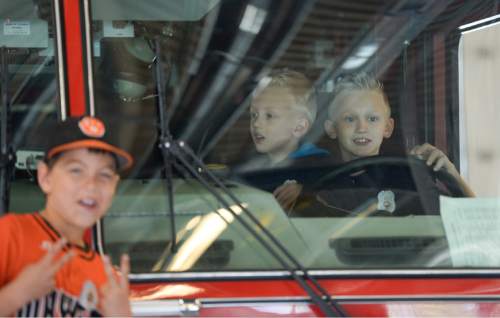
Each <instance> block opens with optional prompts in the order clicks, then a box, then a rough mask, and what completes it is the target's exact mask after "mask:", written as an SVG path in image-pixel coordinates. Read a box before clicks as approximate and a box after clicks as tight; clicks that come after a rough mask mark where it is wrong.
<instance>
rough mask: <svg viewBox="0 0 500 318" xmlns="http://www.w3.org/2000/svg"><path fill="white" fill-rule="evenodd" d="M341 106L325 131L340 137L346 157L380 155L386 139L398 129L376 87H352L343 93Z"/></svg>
mask: <svg viewBox="0 0 500 318" xmlns="http://www.w3.org/2000/svg"><path fill="white" fill-rule="evenodd" d="M337 98H338V101H339V102H338V103H337V105H339V106H340V107H338V109H335V110H334V113H333V118H331V119H329V120H326V122H325V130H326V132H327V134H328V135H329V136H330V137H331V138H332V139H336V138H337V139H338V141H339V146H340V152H341V155H342V160H343V161H345V162H347V161H350V160H354V159H357V158H361V157H367V156H374V155H378V154H379V151H380V145H381V144H382V141H383V139H384V138H389V137H390V136H391V134H392V131H393V129H394V120H393V119H392V118H391V117H390V110H389V106H388V105H387V104H386V101H385V100H384V97H383V96H382V94H381V93H380V92H378V91H376V90H352V91H345V92H343V93H341V95H340V96H338V97H337Z"/></svg>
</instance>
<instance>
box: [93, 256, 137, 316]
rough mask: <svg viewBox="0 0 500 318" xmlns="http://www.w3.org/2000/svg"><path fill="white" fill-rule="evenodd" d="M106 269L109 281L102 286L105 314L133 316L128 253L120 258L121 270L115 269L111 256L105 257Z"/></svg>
mask: <svg viewBox="0 0 500 318" xmlns="http://www.w3.org/2000/svg"><path fill="white" fill-rule="evenodd" d="M103 261H104V270H105V271H106V275H107V276H108V282H107V283H106V284H105V285H104V286H103V287H101V310H102V314H103V315H104V316H120V317H130V316H132V310H131V309H130V301H129V299H128V297H129V285H128V274H129V272H130V260H129V257H128V255H122V257H121V260H120V272H119V273H116V274H115V272H114V270H113V267H112V265H111V261H110V259H109V256H107V255H106V256H104V257H103Z"/></svg>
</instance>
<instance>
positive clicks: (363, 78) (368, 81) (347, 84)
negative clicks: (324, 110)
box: [328, 72, 391, 120]
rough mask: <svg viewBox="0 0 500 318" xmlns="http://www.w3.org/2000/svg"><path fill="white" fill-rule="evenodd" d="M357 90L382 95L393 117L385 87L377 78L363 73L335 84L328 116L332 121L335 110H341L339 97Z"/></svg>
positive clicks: (342, 79) (345, 77)
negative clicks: (370, 91)
mask: <svg viewBox="0 0 500 318" xmlns="http://www.w3.org/2000/svg"><path fill="white" fill-rule="evenodd" d="M356 90H374V91H377V92H378V93H380V94H381V95H382V97H383V98H384V101H385V104H386V105H387V110H388V114H389V116H390V115H391V107H390V106H389V99H388V98H387V95H386V94H385V92H384V86H383V85H382V83H381V82H380V81H378V80H377V79H375V77H373V76H371V75H369V74H367V73H364V72H361V73H354V74H349V75H346V76H343V77H342V78H340V79H339V80H338V81H337V82H336V83H335V88H334V90H333V100H332V102H331V103H330V106H329V107H328V116H329V117H330V119H332V120H333V119H334V115H335V110H337V109H339V106H340V105H339V103H340V101H341V99H340V98H339V96H340V95H341V94H343V93H345V92H350V91H356Z"/></svg>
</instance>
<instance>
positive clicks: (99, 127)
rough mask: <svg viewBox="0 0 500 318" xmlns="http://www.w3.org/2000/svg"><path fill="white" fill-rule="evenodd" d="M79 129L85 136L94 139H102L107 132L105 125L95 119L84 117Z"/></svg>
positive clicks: (79, 123)
mask: <svg viewBox="0 0 500 318" xmlns="http://www.w3.org/2000/svg"><path fill="white" fill-rule="evenodd" d="M78 127H80V130H81V131H82V133H83V134H84V135H86V136H89V137H94V138H100V137H102V136H104V133H105V132H106V128H105V127H104V123H103V122H102V121H100V120H99V119H97V118H95V117H88V116H87V117H83V118H82V119H81V120H80V121H79V122H78Z"/></svg>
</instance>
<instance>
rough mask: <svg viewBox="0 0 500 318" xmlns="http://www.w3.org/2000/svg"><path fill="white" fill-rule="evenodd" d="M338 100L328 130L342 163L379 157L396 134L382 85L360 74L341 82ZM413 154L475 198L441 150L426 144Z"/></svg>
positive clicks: (330, 113) (337, 86)
mask: <svg viewBox="0 0 500 318" xmlns="http://www.w3.org/2000/svg"><path fill="white" fill-rule="evenodd" d="M334 96H335V97H334V99H333V101H332V103H331V104H330V106H329V109H328V115H329V118H328V119H327V120H326V121H325V123H324V128H325V131H326V133H327V135H328V136H329V137H330V138H332V139H337V140H338V144H339V148H340V154H341V158H342V160H343V161H344V162H348V161H351V160H354V159H358V158H362V157H368V156H375V155H378V154H379V153H380V147H381V145H382V142H383V141H384V139H387V138H390V137H391V135H392V132H393V130H394V119H393V118H392V117H391V108H390V106H389V101H388V98H387V96H386V94H385V93H384V91H383V87H382V84H381V83H380V82H379V81H377V80H376V79H374V78H373V77H371V76H370V75H368V74H366V73H358V74H354V75H350V76H346V77H344V78H343V79H341V80H340V81H339V82H338V83H337V85H336V87H335V90H334ZM410 154H413V155H415V156H417V157H418V158H420V159H423V160H425V162H426V164H427V165H428V166H432V167H433V169H434V170H435V171H437V170H439V169H445V170H446V171H447V172H448V173H449V174H450V175H452V176H453V177H454V178H455V179H456V180H457V182H458V183H459V184H460V185H461V187H462V188H463V190H464V191H465V193H467V194H468V195H473V192H472V190H471V189H470V188H469V187H468V185H467V184H466V183H465V181H464V180H463V179H462V177H461V176H460V173H459V172H458V171H457V169H456V168H455V165H453V163H452V162H451V161H450V160H449V159H448V157H447V156H446V155H445V154H444V153H443V152H442V151H441V150H439V149H437V148H436V147H434V146H432V145H430V144H428V143H426V144H423V145H419V146H416V147H414V148H413V149H411V151H410Z"/></svg>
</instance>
